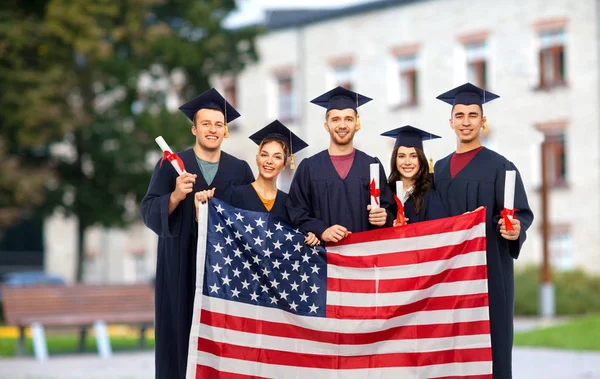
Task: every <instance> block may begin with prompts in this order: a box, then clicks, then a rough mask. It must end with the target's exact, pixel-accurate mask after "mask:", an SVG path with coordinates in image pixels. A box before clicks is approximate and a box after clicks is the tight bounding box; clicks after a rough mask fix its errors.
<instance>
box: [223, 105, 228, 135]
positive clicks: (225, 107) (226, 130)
mask: <svg viewBox="0 0 600 379" xmlns="http://www.w3.org/2000/svg"><path fill="white" fill-rule="evenodd" d="M223 109H224V110H225V132H224V133H223V137H225V138H229V128H228V127H227V100H225V106H224V107H223Z"/></svg>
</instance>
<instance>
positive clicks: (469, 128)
mask: <svg viewBox="0 0 600 379" xmlns="http://www.w3.org/2000/svg"><path fill="white" fill-rule="evenodd" d="M451 116H452V117H451V118H450V120H449V122H450V127H451V128H452V129H453V130H454V133H455V134H456V137H457V139H458V141H459V142H460V143H463V144H469V143H472V142H476V141H479V132H480V130H481V127H482V126H483V122H484V121H485V116H483V112H482V109H481V107H480V106H479V105H477V104H471V105H464V104H456V105H455V106H454V108H453V109H452V115H451Z"/></svg>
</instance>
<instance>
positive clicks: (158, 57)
mask: <svg viewBox="0 0 600 379" xmlns="http://www.w3.org/2000/svg"><path fill="white" fill-rule="evenodd" d="M17 3H19V2H17ZM23 4H24V3H23ZM17 5H19V4H17ZM38 5H39V6H38V7H37V8H35V11H32V10H31V9H26V8H25V7H24V6H20V7H17V10H16V11H14V10H12V11H8V10H6V11H2V13H1V14H0V33H1V35H0V40H1V41H2V43H1V45H0V61H1V63H3V65H2V66H3V68H2V69H1V70H0V84H2V85H3V87H2V88H7V89H8V90H7V91H5V93H3V94H1V95H0V114H1V115H2V116H0V117H1V119H0V120H1V122H2V132H0V157H1V156H2V154H4V155H5V156H6V157H7V158H9V160H8V161H7V162H10V161H11V160H13V161H14V163H12V164H13V166H14V167H7V168H5V165H6V164H11V163H2V166H0V169H1V170H2V171H1V173H0V179H2V178H3V177H4V176H7V177H12V178H13V180H14V181H15V184H11V185H4V184H2V185H1V187H0V191H5V192H6V193H8V194H10V195H11V199H10V201H8V200H7V201H6V202H7V204H3V203H0V206H1V207H2V208H3V209H7V210H9V209H14V210H15V212H17V213H18V211H19V210H22V209H24V208H26V207H27V206H34V205H36V204H40V209H41V210H42V211H43V212H45V213H46V214H48V213H49V212H52V211H53V210H55V209H56V208H57V207H58V208H59V209H61V210H62V211H63V212H64V214H65V215H73V216H75V217H76V218H77V220H78V238H77V241H78V248H77V251H78V263H77V272H76V278H77V280H81V278H82V273H83V272H82V263H83V246H84V237H85V231H86V230H87V229H88V228H89V227H90V226H92V225H103V226H125V225H127V224H128V223H129V222H131V221H132V220H134V219H137V218H138V217H139V216H138V214H137V211H135V212H132V210H134V209H135V205H136V204H139V201H140V199H141V197H142V196H143V194H144V192H145V190H146V187H147V184H148V181H149V176H150V174H151V169H152V165H151V164H149V162H148V152H154V151H157V146H156V144H155V143H154V137H155V136H157V135H163V136H165V139H166V140H167V141H169V143H171V144H172V145H173V146H185V145H186V144H190V142H191V138H190V131H189V127H188V126H189V121H188V122H186V121H185V118H184V117H183V116H181V115H179V114H178V113H171V112H168V111H167V110H166V108H165V92H164V91H163V90H161V89H160V88H159V89H157V90H154V89H153V90H152V91H148V92H145V93H140V91H139V89H140V78H141V77H142V76H145V77H149V78H154V79H157V80H160V81H163V82H164V81H167V82H168V81H169V80H170V79H169V78H171V77H172V74H173V73H175V72H180V73H181V74H182V75H183V77H184V78H185V81H184V82H183V85H182V88H181V89H180V94H181V95H182V96H183V97H184V98H189V97H191V96H194V95H196V94H198V93H199V92H201V91H204V90H206V89H207V88H208V87H209V86H210V85H209V79H210V77H211V76H213V75H215V74H223V73H227V72H236V71H238V70H240V69H241V68H243V67H244V65H245V64H246V63H248V62H250V61H252V60H255V59H256V53H255V49H254V37H255V35H256V34H257V32H258V30H257V29H256V28H248V29H241V30H226V29H224V28H223V27H222V23H223V19H224V18H225V17H226V16H227V15H228V14H229V13H230V12H231V11H233V10H234V9H235V1H233V0H231V1H227V0H223V1H219V0H209V1H206V0H205V1H194V0H186V1H184V0H172V1H163V0H120V1H118V0H50V1H46V2H39V1H38ZM5 52H6V53H5ZM4 63H7V65H6V66H5V65H4ZM5 85H6V87H5ZM5 114H6V116H5ZM46 146H50V147H51V148H50V149H46V148H45V147H46ZM38 150H39V151H41V153H39V152H38V154H37V155H36V154H35V153H36V151H38ZM26 167H31V169H32V170H33V172H34V173H35V174H33V173H32V174H31V175H27V177H26V178H23V175H22V171H21V170H24V169H25V168H26ZM11 173H12V174H11ZM15 173H17V174H15ZM11 175H12V176H11ZM26 180H28V181H30V182H33V183H34V185H28V184H25V183H26ZM23 187H27V188H31V189H34V188H35V190H34V193H35V194H36V195H37V196H38V197H37V198H34V197H33V195H27V196H28V198H27V199H25V201H20V200H21V199H19V197H20V196H23V193H22V192H21V191H22V189H23ZM12 217H13V218H14V216H12ZM8 218H9V217H8V216H7V219H8Z"/></svg>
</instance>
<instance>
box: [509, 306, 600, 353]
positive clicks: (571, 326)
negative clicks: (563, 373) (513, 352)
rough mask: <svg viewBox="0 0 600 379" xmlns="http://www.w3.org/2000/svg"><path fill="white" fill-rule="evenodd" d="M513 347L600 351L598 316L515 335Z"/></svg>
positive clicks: (599, 322)
mask: <svg viewBox="0 0 600 379" xmlns="http://www.w3.org/2000/svg"><path fill="white" fill-rule="evenodd" d="M515 346H537V347H552V348H556V349H566V350H600V314H596V315H592V316H587V317H582V318H578V319H574V320H573V321H570V322H567V323H565V324H561V325H555V326H550V327H547V328H541V329H536V330H530V331H527V332H520V333H515Z"/></svg>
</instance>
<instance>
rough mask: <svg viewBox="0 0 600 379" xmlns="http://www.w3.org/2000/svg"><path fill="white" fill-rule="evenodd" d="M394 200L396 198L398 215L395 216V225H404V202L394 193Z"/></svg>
mask: <svg viewBox="0 0 600 379" xmlns="http://www.w3.org/2000/svg"><path fill="white" fill-rule="evenodd" d="M394 200H396V205H397V206H398V215H397V216H396V226H399V225H406V219H405V218H404V204H402V201H400V199H399V198H398V196H397V195H396V194H394Z"/></svg>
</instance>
